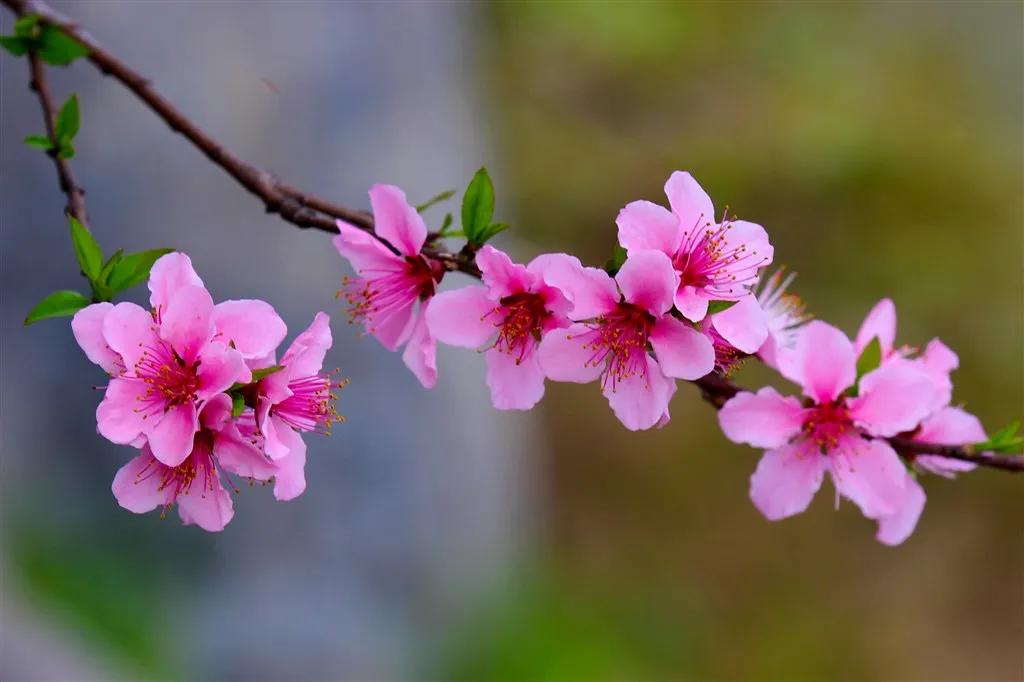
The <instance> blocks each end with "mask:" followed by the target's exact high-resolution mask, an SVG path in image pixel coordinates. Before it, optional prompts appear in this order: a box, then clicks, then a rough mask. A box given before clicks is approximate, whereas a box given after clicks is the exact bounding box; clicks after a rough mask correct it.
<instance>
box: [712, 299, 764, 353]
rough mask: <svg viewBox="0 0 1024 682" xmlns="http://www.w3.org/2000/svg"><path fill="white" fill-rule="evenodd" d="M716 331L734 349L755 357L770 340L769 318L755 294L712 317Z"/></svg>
mask: <svg viewBox="0 0 1024 682" xmlns="http://www.w3.org/2000/svg"><path fill="white" fill-rule="evenodd" d="M711 324H713V325H714V326H715V331H717V332H718V333H719V334H721V335H722V338H723V339H725V340H726V341H728V342H729V343H730V344H731V345H732V346H733V347H734V348H737V349H738V350H741V351H743V352H744V353H747V354H749V355H753V354H754V353H756V352H757V351H758V350H760V348H761V346H763V345H764V342H765V340H766V339H767V338H768V316H767V315H765V312H764V311H763V310H762V309H761V304H759V303H758V302H757V299H756V298H754V295H753V294H747V295H746V296H744V297H743V298H741V299H740V300H739V302H738V303H734V304H733V305H731V306H729V308H727V309H726V310H723V311H722V312H720V313H715V314H714V315H712V316H711Z"/></svg>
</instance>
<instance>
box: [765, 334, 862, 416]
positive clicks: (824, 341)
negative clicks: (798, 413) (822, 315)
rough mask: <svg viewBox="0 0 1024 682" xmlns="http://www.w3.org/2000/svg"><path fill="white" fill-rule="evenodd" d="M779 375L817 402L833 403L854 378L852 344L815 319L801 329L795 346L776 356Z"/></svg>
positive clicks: (854, 360)
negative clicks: (799, 386)
mask: <svg viewBox="0 0 1024 682" xmlns="http://www.w3.org/2000/svg"><path fill="white" fill-rule="evenodd" d="M778 361H779V371H780V372H781V373H782V376H784V377H786V378H787V379H789V380H790V381H794V382H796V383H798V384H800V385H801V386H803V389H804V395H807V396H809V397H811V398H813V399H814V400H815V401H817V402H818V403H827V402H831V401H833V400H835V399H836V398H837V397H838V396H839V394H840V393H842V392H843V391H845V390H846V389H847V387H849V386H850V385H852V384H853V382H854V380H855V379H856V378H857V368H856V358H855V357H854V353H853V344H851V343H850V340H849V339H848V338H846V335H845V334H843V333H842V332H841V331H839V330H838V329H836V328H835V327H833V326H832V325H830V324H826V323H825V322H821V321H819V320H814V321H812V322H811V323H810V324H808V325H807V326H806V327H804V328H803V329H801V330H800V333H799V336H798V337H797V341H796V344H795V346H794V347H793V348H792V349H790V350H787V352H785V353H780V354H779V356H778Z"/></svg>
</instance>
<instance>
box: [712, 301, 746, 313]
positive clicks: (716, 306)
mask: <svg viewBox="0 0 1024 682" xmlns="http://www.w3.org/2000/svg"><path fill="white" fill-rule="evenodd" d="M737 303H739V301H708V315H714V314H715V313H721V312H724V311H726V310H728V309H729V308H731V307H733V306H734V305H736V304H737Z"/></svg>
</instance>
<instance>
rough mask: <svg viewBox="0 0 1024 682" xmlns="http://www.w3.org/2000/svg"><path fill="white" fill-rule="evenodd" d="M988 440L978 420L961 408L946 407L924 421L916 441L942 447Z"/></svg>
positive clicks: (915, 438) (915, 437)
mask: <svg viewBox="0 0 1024 682" xmlns="http://www.w3.org/2000/svg"><path fill="white" fill-rule="evenodd" d="M987 438H988V436H987V435H985V429H984V428H983V427H982V426H981V422H980V421H978V418H977V417H975V416H974V415H973V414H971V413H969V412H965V411H964V410H961V409H960V408H959V407H946V408H943V409H941V410H939V411H938V412H936V413H935V414H933V415H931V416H930V417H928V418H927V419H925V420H924V422H922V424H921V430H920V431H919V432H918V433H917V434H916V435H915V436H914V440H918V441H921V442H924V443H939V444H940V445H968V444H970V443H980V442H982V441H984V440H986V439H987Z"/></svg>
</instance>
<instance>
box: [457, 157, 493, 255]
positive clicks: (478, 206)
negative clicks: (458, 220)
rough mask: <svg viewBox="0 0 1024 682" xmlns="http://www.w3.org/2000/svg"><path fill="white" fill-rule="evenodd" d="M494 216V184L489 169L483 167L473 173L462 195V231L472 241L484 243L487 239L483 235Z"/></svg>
mask: <svg viewBox="0 0 1024 682" xmlns="http://www.w3.org/2000/svg"><path fill="white" fill-rule="evenodd" d="M493 216H494V184H493V183H492V182H491V176H489V175H488V174H487V169H486V168H481V169H480V170H478V171H477V172H476V174H475V175H473V179H472V180H470V181H469V186H468V187H467V188H466V193H465V194H464V195H463V196H462V231H463V232H465V233H466V238H467V239H468V240H469V242H470V243H472V244H483V243H484V241H486V240H484V239H481V237H482V236H483V235H484V234H485V232H486V230H487V229H488V227H489V226H490V224H491V218H492V217H493ZM495 234H496V233H495ZM492 236H493V235H492Z"/></svg>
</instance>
